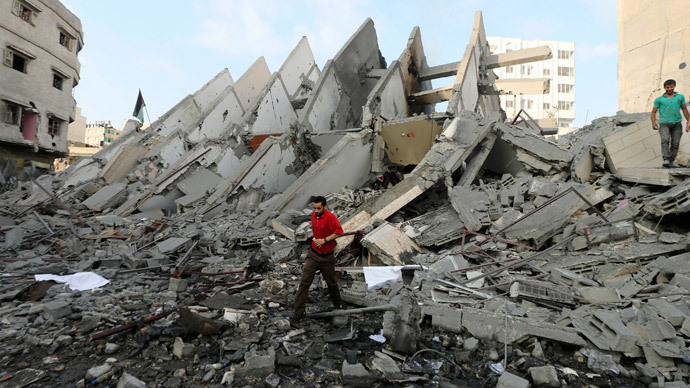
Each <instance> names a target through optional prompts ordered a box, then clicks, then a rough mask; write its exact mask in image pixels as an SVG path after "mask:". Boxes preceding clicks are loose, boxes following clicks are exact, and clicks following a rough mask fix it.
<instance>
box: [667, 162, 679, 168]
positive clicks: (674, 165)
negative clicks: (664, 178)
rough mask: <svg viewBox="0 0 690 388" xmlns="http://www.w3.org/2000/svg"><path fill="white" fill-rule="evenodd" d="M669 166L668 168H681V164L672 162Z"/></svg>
mask: <svg viewBox="0 0 690 388" xmlns="http://www.w3.org/2000/svg"><path fill="white" fill-rule="evenodd" d="M669 167H670V168H681V166H679V165H677V164H673V163H671V165H670V166H669Z"/></svg>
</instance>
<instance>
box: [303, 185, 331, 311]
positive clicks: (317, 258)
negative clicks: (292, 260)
mask: <svg viewBox="0 0 690 388" xmlns="http://www.w3.org/2000/svg"><path fill="white" fill-rule="evenodd" d="M312 203H313V204H314V211H313V212H312V213H311V229H312V233H313V236H314V237H313V238H312V240H311V248H310V249H309V253H308V254H307V262H306V263H305V264H304V269H302V280H301V282H300V284H299V289H298V290H297V296H296V297H295V316H294V317H295V320H297V321H298V320H300V319H302V318H304V317H305V316H306V310H305V304H306V302H307V292H308V291H309V286H311V283H312V281H313V280H314V275H315V274H316V271H317V270H318V271H321V275H322V276H323V279H324V280H325V281H326V284H327V285H328V292H329V293H330V295H331V301H332V302H333V306H334V307H335V308H338V309H341V308H343V303H342V301H341V300H340V291H339V290H338V281H337V280H336V279H335V255H334V252H333V251H334V249H335V239H336V238H338V237H340V236H342V235H343V228H342V226H340V222H339V221H338V218H337V217H336V216H335V215H334V214H333V213H331V212H330V211H328V206H327V204H326V198H324V197H322V196H316V197H312Z"/></svg>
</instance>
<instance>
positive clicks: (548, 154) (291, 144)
mask: <svg viewBox="0 0 690 388" xmlns="http://www.w3.org/2000/svg"><path fill="white" fill-rule="evenodd" d="M520 55H521V54H520V53H519V52H513V53H510V59H509V60H508V59H507V58H506V57H503V56H501V55H498V56H496V55H491V54H490V52H489V48H488V44H487V43H486V37H485V33H484V26H483V21H482V18H481V13H480V12H478V13H477V15H476V18H475V24H474V28H473V31H472V35H471V37H470V42H469V44H468V45H467V49H466V52H465V53H464V54H463V56H462V60H461V61H460V62H458V63H453V64H447V65H440V66H433V67H430V66H429V65H428V64H427V63H426V58H425V57H424V52H423V46H422V42H421V34H420V32H419V29H418V28H415V29H413V31H412V33H411V34H410V39H409V41H408V44H407V47H406V48H405V50H404V51H403V53H402V54H401V55H400V57H399V58H398V59H397V60H394V61H393V62H392V63H391V64H390V65H387V64H386V61H385V60H384V59H383V57H381V54H380V52H379V50H378V43H377V38H376V31H375V29H374V24H373V22H372V21H371V20H367V21H365V22H364V23H363V25H362V26H361V27H360V28H359V30H358V31H357V32H356V33H355V34H354V35H353V36H352V38H350V40H348V42H346V44H345V45H344V46H343V48H342V49H341V50H340V51H339V52H338V54H337V55H336V56H335V57H334V58H333V59H332V60H329V61H328V62H327V63H326V64H325V66H324V68H323V69H319V68H318V66H317V65H316V64H315V63H314V60H313V56H312V54H311V49H310V48H309V45H308V42H307V40H306V38H303V39H302V40H301V41H300V42H299V44H298V45H297V47H296V48H295V49H294V50H293V52H292V53H291V54H290V56H289V57H288V58H287V59H286V61H285V63H284V64H283V65H282V66H281V68H280V69H279V70H278V71H277V72H275V73H273V74H271V73H270V71H269V70H268V67H267V66H266V63H265V61H264V60H263V58H259V59H258V60H257V61H256V62H255V63H254V65H252V67H250V69H248V70H247V72H246V73H245V74H244V75H243V76H242V77H240V78H239V79H238V80H237V81H236V82H235V81H234V80H233V79H232V77H231V75H230V73H229V72H228V71H227V70H223V71H222V72H221V73H220V74H219V75H218V76H216V77H215V78H214V79H212V80H211V81H209V82H208V83H207V84H206V85H204V86H203V87H202V88H201V89H200V90H199V91H197V92H195V93H194V94H193V95H190V96H188V97H186V98H185V99H183V100H182V101H180V103H178V104H177V105H176V106H175V107H173V108H171V110H170V111H168V112H167V113H166V114H165V115H164V116H162V117H161V118H160V119H159V120H157V121H156V122H155V123H153V124H152V126H151V129H150V130H146V131H141V130H139V128H138V125H137V122H134V121H130V122H129V124H128V126H129V127H131V128H130V129H131V130H130V131H128V132H126V133H125V135H123V136H122V137H121V138H119V139H118V140H117V141H116V142H115V143H113V144H112V145H110V146H108V147H107V148H104V149H103V150H102V151H100V152H99V153H97V154H95V155H94V156H93V157H91V158H82V159H80V160H79V161H78V162H77V163H76V164H75V165H73V166H71V167H70V168H68V169H67V170H66V171H64V172H63V173H60V174H57V175H43V176H41V177H39V178H38V179H36V180H31V181H28V182H25V183H21V184H19V187H18V188H17V189H16V190H10V191H5V192H4V193H2V194H0V276H1V277H2V279H3V282H2V283H1V284H0V299H1V300H2V305H1V306H0V343H2V346H1V347H0V387H23V386H77V387H83V386H117V387H119V388H123V387H146V386H148V387H157V386H160V387H192V386H199V385H202V384H204V385H210V386H237V387H243V386H261V387H264V386H271V387H277V386H281V387H302V386H314V387H326V386H328V387H330V386H355V387H357V386H359V387H363V386H382V387H383V386H410V387H411V386H438V387H465V386H472V387H474V386H477V387H479V386H498V387H528V386H551V387H558V386H564V385H568V386H582V387H589V386H611V385H620V386H630V387H633V386H653V387H684V386H686V385H687V383H688V381H690V366H688V363H690V348H688V346H687V344H686V343H687V342H688V341H689V340H690V320H688V319H687V318H688V317H690V305H689V304H688V301H689V300H690V299H689V298H688V297H689V296H690V268H689V267H688V266H687V265H685V263H686V261H687V260H688V259H690V256H688V255H690V254H689V253H688V242H689V241H688V232H690V225H688V224H687V222H684V217H685V215H686V214H687V212H688V210H689V208H688V206H690V205H688V203H689V201H688V200H687V198H686V197H687V192H688V189H687V186H688V185H689V184H690V183H688V182H690V180H687V179H686V177H687V175H688V174H690V170H688V169H685V168H679V169H673V170H669V169H661V168H658V167H656V166H660V165H661V163H660V156H659V155H658V148H659V147H658V140H657V139H656V138H654V136H655V133H654V132H653V131H651V129H650V127H651V123H649V122H648V121H649V120H648V115H646V114H626V113H623V112H619V113H618V114H616V115H614V116H611V117H605V118H599V119H596V120H594V121H593V122H592V123H591V125H588V126H586V127H584V128H582V129H581V130H579V131H577V132H575V133H573V134H571V135H570V136H565V137H561V138H559V139H558V142H555V141H551V140H549V139H547V138H545V137H544V136H542V135H541V134H540V132H539V131H537V130H536V129H535V128H534V127H531V126H530V125H529V123H527V124H526V125H525V126H522V125H521V126H516V125H511V124H508V123H507V122H506V117H505V114H504V113H503V111H501V109H500V105H499V104H498V94H499V93H500V92H505V90H503V89H500V88H499V86H500V82H498V81H499V80H497V79H496V77H495V74H494V73H493V71H492V70H491V69H492V68H495V67H498V66H503V65H508V64H515V63H524V62H529V61H534V60H539V59H543V55H544V54H543V53H541V51H539V54H538V55H536V54H534V50H532V51H529V53H525V54H524V55H523V56H522V57H520ZM548 55H550V51H549V53H548ZM451 65H452V66H451ZM449 74H450V75H455V76H456V79H455V81H454V84H453V85H452V86H449V87H444V88H439V89H431V84H430V80H431V79H436V78H441V77H447V76H448V75H449ZM441 101H448V108H447V110H446V112H433V104H435V103H437V102H441ZM650 139H651V140H653V141H650ZM655 147H656V148H655ZM655 152H656V153H655ZM647 154H649V155H651V156H650V157H649V158H647V156H644V155H647ZM655 157H656V159H654V158H655ZM683 157H685V158H687V152H686V151H684V149H681V155H680V158H681V160H682V158H683ZM657 162H658V164H654V163H657ZM319 194H324V195H326V197H327V199H328V206H329V209H330V210H332V211H333V212H334V213H335V214H336V215H337V216H338V217H339V219H340V221H341V223H342V225H343V228H344V230H345V231H346V232H348V233H347V234H348V235H347V236H345V237H342V238H340V239H339V240H338V245H337V248H336V251H337V258H338V263H337V270H338V272H339V274H340V280H339V283H340V287H341V290H342V291H341V294H342V298H343V300H344V301H345V302H346V304H347V308H346V309H343V310H341V309H335V310H334V309H332V306H330V303H329V302H326V298H325V295H326V291H327V290H326V287H325V285H324V284H321V283H323V282H317V283H315V284H314V285H313V286H312V290H311V292H310V296H311V298H312V300H311V301H310V303H309V304H308V310H307V313H308V314H307V316H308V319H306V320H303V321H300V322H295V320H294V319H292V318H293V316H292V303H293V302H294V295H295V293H296V290H297V288H298V285H299V280H300V274H301V264H302V263H303V262H304V260H305V257H306V254H307V251H308V249H309V246H310V245H309V242H310V239H311V230H310V228H311V225H310V219H311V218H310V214H311V211H310V209H309V207H310V205H311V204H310V201H309V198H310V197H311V196H312V195H319ZM32 384H33V385H32Z"/></svg>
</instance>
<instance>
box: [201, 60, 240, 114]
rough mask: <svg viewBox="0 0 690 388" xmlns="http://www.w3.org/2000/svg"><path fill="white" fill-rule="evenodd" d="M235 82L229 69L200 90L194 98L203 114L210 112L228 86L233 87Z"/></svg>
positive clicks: (217, 75) (222, 71) (221, 72)
mask: <svg viewBox="0 0 690 388" xmlns="http://www.w3.org/2000/svg"><path fill="white" fill-rule="evenodd" d="M234 84H235V81H233V79H232V75H230V72H229V71H228V69H223V70H221V71H220V73H218V74H216V76H215V77H213V78H212V79H211V80H210V81H208V82H206V83H205V84H204V86H202V87H201V88H199V90H197V91H196V92H194V94H193V95H192V97H194V102H196V104H197V106H198V107H199V110H200V111H201V112H204V111H207V110H209V108H210V107H211V106H212V105H213V104H214V102H215V101H216V100H217V99H218V97H220V96H221V95H222V94H223V92H224V91H225V90H226V89H227V88H228V86H233V85H234Z"/></svg>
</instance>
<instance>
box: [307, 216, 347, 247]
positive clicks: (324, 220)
mask: <svg viewBox="0 0 690 388" xmlns="http://www.w3.org/2000/svg"><path fill="white" fill-rule="evenodd" d="M311 230H312V232H313V235H314V238H326V237H328V236H330V235H332V234H333V233H335V234H340V235H342V234H344V232H343V227H342V226H340V222H339V221H338V217H336V216H335V214H333V213H331V212H329V211H328V210H324V211H323V214H322V215H321V216H320V217H319V216H317V215H316V212H311ZM311 248H312V249H313V250H315V251H317V252H319V253H330V252H333V250H334V249H335V240H332V241H328V242H326V243H325V244H323V245H321V247H320V248H319V247H317V246H316V244H315V243H314V240H312V242H311Z"/></svg>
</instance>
